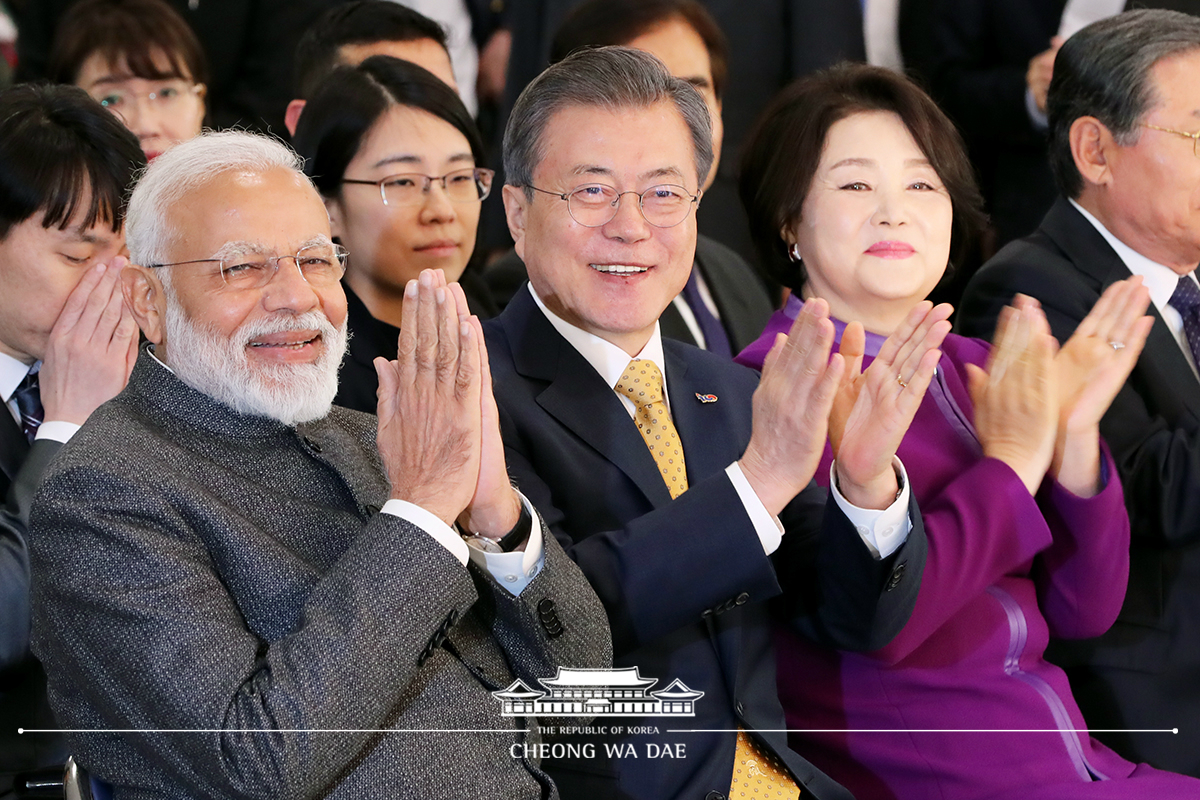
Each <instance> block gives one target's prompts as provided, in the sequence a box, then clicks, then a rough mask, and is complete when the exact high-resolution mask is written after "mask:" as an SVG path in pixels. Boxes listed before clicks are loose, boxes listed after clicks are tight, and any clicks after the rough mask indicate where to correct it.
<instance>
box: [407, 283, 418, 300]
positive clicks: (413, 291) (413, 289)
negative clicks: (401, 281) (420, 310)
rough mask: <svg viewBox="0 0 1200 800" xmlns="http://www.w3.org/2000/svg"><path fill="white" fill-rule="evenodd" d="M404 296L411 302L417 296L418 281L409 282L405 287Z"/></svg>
mask: <svg viewBox="0 0 1200 800" xmlns="http://www.w3.org/2000/svg"><path fill="white" fill-rule="evenodd" d="M404 296H405V297H406V298H408V299H410V300H411V299H412V298H414V297H416V296H417V282H416V281H409V282H408V283H407V284H406V285H405V287H404Z"/></svg>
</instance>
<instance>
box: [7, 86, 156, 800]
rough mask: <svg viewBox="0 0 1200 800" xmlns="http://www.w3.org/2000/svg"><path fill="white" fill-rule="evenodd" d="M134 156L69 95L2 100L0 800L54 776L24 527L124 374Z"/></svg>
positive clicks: (95, 109) (94, 107)
mask: <svg viewBox="0 0 1200 800" xmlns="http://www.w3.org/2000/svg"><path fill="white" fill-rule="evenodd" d="M144 164H145V157H144V156H143V155H142V149H141V147H140V146H139V145H138V141H137V138H136V137H135V136H134V135H133V134H131V133H130V132H129V131H128V130H126V128H125V126H124V125H122V124H121V121H120V120H118V119H117V118H116V117H115V116H113V115H112V114H110V113H109V112H107V111H105V110H104V109H103V108H101V107H100V104H99V103H96V102H95V101H94V100H92V99H91V98H89V97H88V96H87V95H86V94H85V93H84V92H83V91H82V90H79V89H76V88H74V87H62V86H58V87H29V86H22V87H17V88H12V89H8V90H6V91H4V92H3V93H0V196H3V197H4V198H5V199H4V202H3V203H0V399H3V401H4V406H5V408H4V410H3V411H2V412H0V498H7V501H6V507H5V508H4V510H3V511H2V512H0V797H3V796H5V793H6V791H7V790H8V788H9V784H10V782H11V779H12V774H13V773H16V772H19V771H25V770H31V769H34V768H38V767H51V766H61V765H62V763H63V761H64V759H65V757H66V753H65V751H64V746H63V743H62V739H61V737H58V736H52V735H45V734H43V735H33V734H30V735H26V736H19V735H18V734H17V728H20V727H25V728H54V727H57V726H56V725H54V724H53V718H52V717H51V715H50V712H49V707H48V706H47V705H46V692H45V677H44V675H43V674H42V670H41V666H40V665H39V664H38V662H37V661H36V659H34V658H33V657H32V656H31V655H30V654H29V559H28V553H27V541H26V534H27V524H28V520H29V509H30V504H31V501H32V498H33V493H34V491H35V490H36V489H37V487H38V484H39V483H40V482H41V479H42V474H43V472H44V471H45V469H46V466H47V465H48V464H49V463H50V460H51V458H53V456H54V455H55V453H57V452H58V449H59V447H61V445H62V443H63V442H65V441H67V440H68V439H70V438H71V436H72V435H73V434H74V432H75V431H77V430H78V429H79V426H80V424H82V423H83V422H84V421H85V420H86V419H87V418H88V417H89V416H90V415H91V413H92V412H93V411H95V410H96V408H97V407H98V406H99V405H100V404H102V403H104V402H105V401H107V400H109V399H111V398H112V397H113V396H114V395H115V394H116V393H117V392H119V391H120V390H121V387H123V386H124V385H125V381H126V380H127V379H128V377H129V370H130V369H131V368H132V366H133V361H134V358H135V356H136V353H137V324H136V323H135V322H134V321H133V317H132V316H130V315H129V313H128V312H127V311H125V310H123V307H122V300H121V291H120V286H119V284H118V280H117V276H118V274H119V273H120V271H121V266H122V264H123V263H124V258H122V257H121V256H120V255H119V254H120V253H122V252H123V251H124V248H125V237H124V235H123V232H122V222H123V216H124V210H123V209H122V207H121V203H122V198H123V197H124V195H125V193H126V192H127V191H128V190H129V187H130V186H131V185H132V184H133V176H134V174H135V173H136V171H137V169H139V168H140V167H141V166H143V165H144Z"/></svg>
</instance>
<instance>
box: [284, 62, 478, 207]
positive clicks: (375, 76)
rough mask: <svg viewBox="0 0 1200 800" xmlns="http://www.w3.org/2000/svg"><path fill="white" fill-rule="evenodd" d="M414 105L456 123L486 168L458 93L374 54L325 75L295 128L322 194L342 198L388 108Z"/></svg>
mask: <svg viewBox="0 0 1200 800" xmlns="http://www.w3.org/2000/svg"><path fill="white" fill-rule="evenodd" d="M397 105H401V106H410V107H412V108H419V109H421V110H422V111H427V112H429V113H430V114H432V115H434V116H435V117H437V118H438V119H442V120H445V121H446V122H448V123H450V124H451V125H453V126H454V127H455V128H456V129H457V130H458V131H459V132H460V133H462V135H463V136H465V137H466V139H467V142H468V143H469V144H470V145H471V155H473V156H474V157H475V165H476V166H480V167H482V166H484V163H483V159H484V152H483V140H482V139H481V138H480V135H479V129H478V128H476V127H475V121H474V120H473V119H471V114H470V112H468V111H467V109H466V106H464V105H463V102H462V100H461V99H460V98H459V96H458V93H457V92H455V91H454V90H453V89H451V88H450V87H449V86H447V85H446V84H445V83H444V82H442V81H441V80H439V79H438V78H437V77H436V76H435V75H434V74H433V73H431V72H429V71H428V70H426V69H424V68H422V67H419V66H417V65H416V64H413V63H412V62H409V61H403V60H401V59H399V58H392V57H390V56H372V57H370V58H368V59H366V60H365V61H363V62H362V63H361V64H359V65H357V66H348V65H345V66H340V67H337V68H335V69H334V70H333V72H331V73H330V74H329V75H328V76H326V78H325V80H323V81H322V82H321V83H320V85H319V86H318V87H317V90H316V92H315V93H314V94H313V96H312V99H310V100H309V101H308V104H307V105H306V106H305V107H304V114H302V115H301V117H300V122H299V124H298V125H297V126H296V134H295V136H293V137H292V145H293V146H294V147H295V148H296V152H297V153H299V154H300V155H301V156H302V157H303V158H304V172H305V174H306V175H308V176H309V177H310V178H312V180H313V183H314V184H316V187H317V191H319V192H320V193H321V194H322V195H323V196H325V197H337V196H339V195H340V193H341V190H342V178H344V177H345V174H346V167H347V166H348V165H349V164H350V162H351V161H353V160H354V156H355V155H357V154H358V150H359V148H360V147H361V146H362V142H363V139H364V138H365V137H366V135H367V133H368V132H369V131H370V130H371V128H372V127H373V126H374V125H375V123H376V122H377V121H378V120H379V118H380V117H382V116H383V115H384V114H385V113H386V112H387V111H388V110H389V109H391V108H393V107H395V106H397Z"/></svg>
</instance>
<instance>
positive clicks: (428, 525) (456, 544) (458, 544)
mask: <svg viewBox="0 0 1200 800" xmlns="http://www.w3.org/2000/svg"><path fill="white" fill-rule="evenodd" d="M380 511H381V512H382V513H384V514H391V515H392V516H396V517H400V519H403V520H407V521H408V522H411V523H412V524H413V525H416V526H417V527H418V528H420V529H421V530H423V531H425V532H426V533H428V534H429V535H430V536H432V537H433V538H434V539H436V540H437V541H438V543H439V544H441V545H442V546H443V547H445V548H446V549H447V550H449V551H450V552H451V553H452V554H453V555H454V557H455V558H457V559H458V561H459V563H460V564H462V565H463V566H464V567H465V566H466V565H467V558H468V557H469V556H470V552H469V551H470V549H471V548H469V547H467V543H466V542H464V541H463V539H462V537H461V536H459V535H458V532H457V531H455V530H454V529H453V528H451V527H450V526H449V525H447V524H446V523H444V522H442V521H441V520H440V519H438V518H437V517H436V516H434V515H433V514H432V513H430V512H428V511H426V510H425V509H423V508H421V507H420V506H418V505H413V504H412V503H410V502H408V501H407V500H395V499H392V500H388V501H387V502H386V503H384V504H383V508H381V509H380Z"/></svg>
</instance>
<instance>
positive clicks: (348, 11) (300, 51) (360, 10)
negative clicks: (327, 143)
mask: <svg viewBox="0 0 1200 800" xmlns="http://www.w3.org/2000/svg"><path fill="white" fill-rule="evenodd" d="M371 56H391V57H392V58H399V59H401V60H403V61H408V62H411V63H413V64H416V65H417V66H419V67H423V68H424V69H426V70H428V71H429V72H431V73H433V75H434V76H436V77H437V78H439V79H440V80H441V81H442V82H443V83H445V84H446V85H447V86H449V87H450V88H452V89H458V85H457V84H456V83H455V80H454V67H453V66H452V65H451V63H450V50H449V47H448V44H447V41H446V31H445V30H443V29H442V26H440V25H438V24H437V23H436V22H434V21H433V20H431V19H429V17H426V16H424V15H422V14H418V13H417V12H416V11H413V10H412V9H411V8H408V7H407V6H403V5H400V4H399V3H397V2H393V0H351V2H348V3H341V4H340V5H337V6H335V7H334V8H331V9H329V11H327V12H325V13H324V14H322V15H321V16H320V18H319V19H317V21H316V22H314V23H313V24H312V26H310V27H309V29H308V30H306V31H305V32H304V35H303V36H302V37H301V38H300V41H299V43H297V45H296V55H295V59H296V63H295V74H296V91H295V95H294V97H295V99H293V100H292V101H291V102H290V103H288V106H287V115H286V116H287V129H288V133H293V134H294V133H295V132H296V123H297V122H298V121H299V119H300V112H302V111H303V110H304V104H305V103H306V102H307V101H308V99H309V98H311V97H312V96H313V95H314V94H316V91H317V87H319V86H320V85H321V82H322V81H324V80H325V78H326V77H328V76H329V74H330V73H331V72H333V71H334V69H336V68H337V67H340V66H356V65H358V64H361V63H362V62H363V61H365V60H367V59H368V58H370V57H371Z"/></svg>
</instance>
